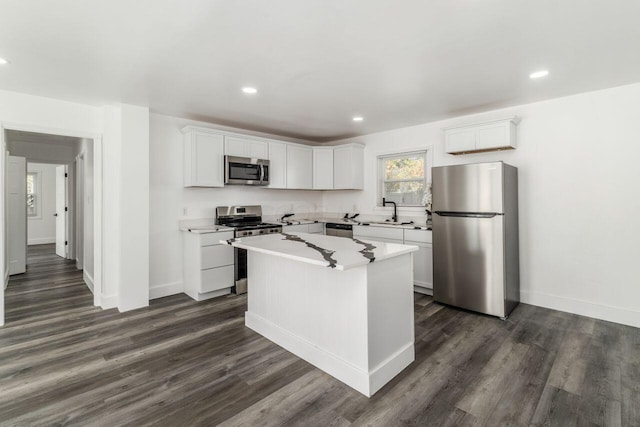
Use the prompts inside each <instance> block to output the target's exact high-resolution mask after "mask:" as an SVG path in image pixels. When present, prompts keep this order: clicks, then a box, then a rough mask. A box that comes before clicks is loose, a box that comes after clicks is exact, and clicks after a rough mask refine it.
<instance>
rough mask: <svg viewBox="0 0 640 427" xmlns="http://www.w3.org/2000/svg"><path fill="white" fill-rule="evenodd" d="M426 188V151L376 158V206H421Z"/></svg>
mask: <svg viewBox="0 0 640 427" xmlns="http://www.w3.org/2000/svg"><path fill="white" fill-rule="evenodd" d="M426 188H427V151H426V150H425V151H414V152H411V153H398V154H391V155H386V156H380V157H378V196H379V198H378V205H379V206H380V205H382V198H383V197H384V198H385V199H387V200H389V201H393V202H396V204H397V205H398V206H422V203H423V199H424V192H425V189H426Z"/></svg>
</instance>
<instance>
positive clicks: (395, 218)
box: [382, 197, 398, 222]
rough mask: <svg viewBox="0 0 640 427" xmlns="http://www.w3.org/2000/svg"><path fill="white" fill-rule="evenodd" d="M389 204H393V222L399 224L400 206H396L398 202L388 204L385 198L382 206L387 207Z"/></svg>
mask: <svg viewBox="0 0 640 427" xmlns="http://www.w3.org/2000/svg"><path fill="white" fill-rule="evenodd" d="M388 204H393V216H392V217H391V219H392V220H393V222H398V205H396V202H391V201H389V202H387V201H386V200H385V198H384V197H383V198H382V206H386V205H388Z"/></svg>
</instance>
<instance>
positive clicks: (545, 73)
mask: <svg viewBox="0 0 640 427" xmlns="http://www.w3.org/2000/svg"><path fill="white" fill-rule="evenodd" d="M548 75H549V71H547V70H540V71H536V72H535V73H531V74H529V78H530V79H539V78H540V77H546V76H548Z"/></svg>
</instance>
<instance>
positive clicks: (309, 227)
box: [282, 222, 324, 234]
mask: <svg viewBox="0 0 640 427" xmlns="http://www.w3.org/2000/svg"><path fill="white" fill-rule="evenodd" d="M282 232H283V233H290V232H298V233H310V234H324V224H323V223H321V222H316V223H313V224H294V225H283V226H282Z"/></svg>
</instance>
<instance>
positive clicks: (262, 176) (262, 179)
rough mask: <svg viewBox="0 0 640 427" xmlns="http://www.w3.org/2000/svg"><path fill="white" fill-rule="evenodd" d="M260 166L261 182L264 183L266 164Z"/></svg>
mask: <svg viewBox="0 0 640 427" xmlns="http://www.w3.org/2000/svg"><path fill="white" fill-rule="evenodd" d="M259 166H260V184H261V185H262V181H264V165H259Z"/></svg>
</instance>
